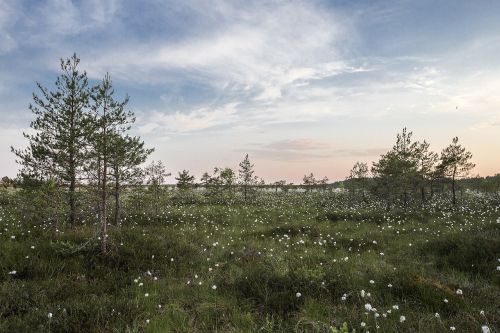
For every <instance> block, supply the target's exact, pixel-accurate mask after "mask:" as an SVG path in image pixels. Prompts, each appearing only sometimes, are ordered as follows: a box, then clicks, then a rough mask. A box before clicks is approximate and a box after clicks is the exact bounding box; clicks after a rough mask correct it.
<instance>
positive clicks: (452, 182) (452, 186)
mask: <svg viewBox="0 0 500 333" xmlns="http://www.w3.org/2000/svg"><path fill="white" fill-rule="evenodd" d="M451 191H452V192H453V199H452V202H453V206H456V204H457V198H456V195H455V175H453V178H452V180H451Z"/></svg>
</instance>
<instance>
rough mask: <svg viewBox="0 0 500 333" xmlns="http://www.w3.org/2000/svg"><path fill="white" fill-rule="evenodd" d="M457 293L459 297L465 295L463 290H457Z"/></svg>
mask: <svg viewBox="0 0 500 333" xmlns="http://www.w3.org/2000/svg"><path fill="white" fill-rule="evenodd" d="M456 293H457V295H463V293H464V292H463V291H462V289H457V291H456Z"/></svg>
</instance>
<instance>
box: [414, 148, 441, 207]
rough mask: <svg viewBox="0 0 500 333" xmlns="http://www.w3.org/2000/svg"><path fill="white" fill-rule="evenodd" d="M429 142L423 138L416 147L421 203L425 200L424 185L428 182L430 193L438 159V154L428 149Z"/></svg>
mask: <svg viewBox="0 0 500 333" xmlns="http://www.w3.org/2000/svg"><path fill="white" fill-rule="evenodd" d="M429 146H430V145H429V143H427V142H426V141H425V140H424V142H422V143H420V144H419V145H418V147H417V151H416V154H417V163H418V164H417V172H418V175H419V176H420V180H419V183H420V194H421V201H422V204H423V203H424V202H425V186H426V184H429V187H430V189H431V193H432V187H433V182H434V179H435V178H434V176H435V175H436V163H437V160H438V154H437V153H435V152H433V151H429Z"/></svg>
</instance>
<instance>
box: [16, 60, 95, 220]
mask: <svg viewBox="0 0 500 333" xmlns="http://www.w3.org/2000/svg"><path fill="white" fill-rule="evenodd" d="M79 63H80V59H79V58H78V57H77V56H76V54H73V56H71V57H70V58H69V59H67V60H63V59H61V71H62V74H61V75H60V76H59V77H58V78H57V80H56V82H55V89H54V91H50V90H49V89H48V88H46V87H44V86H42V85H41V84H40V83H37V86H38V88H39V90H40V93H41V94H40V95H37V94H35V93H33V104H30V106H29V109H30V110H31V111H32V113H33V114H34V115H35V120H34V121H33V122H32V123H31V128H32V129H33V130H34V131H35V133H34V134H26V133H23V134H24V136H25V138H27V139H28V141H29V145H28V147H27V148H26V149H25V150H18V149H14V148H13V147H11V150H12V152H13V153H14V154H16V156H17V157H18V160H17V162H18V163H20V164H21V165H22V166H23V168H22V171H21V173H22V174H24V175H28V176H30V177H36V178H38V179H41V180H44V179H55V180H56V181H57V182H58V183H59V184H62V185H63V186H65V187H67V189H68V205H69V212H70V213H69V221H70V223H71V224H74V223H75V221H76V197H75V191H76V187H77V182H78V177H79V174H80V172H81V171H82V169H83V166H84V164H85V161H86V159H87V150H86V149H85V147H86V146H88V136H89V131H90V130H91V129H90V128H91V126H90V124H91V117H90V115H89V100H90V90H89V86H88V80H87V74H86V72H85V71H84V72H80V71H79V70H78V64H79Z"/></svg>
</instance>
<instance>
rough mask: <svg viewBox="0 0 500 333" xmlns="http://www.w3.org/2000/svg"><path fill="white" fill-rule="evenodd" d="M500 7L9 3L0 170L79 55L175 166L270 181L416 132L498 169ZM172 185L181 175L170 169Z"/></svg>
mask: <svg viewBox="0 0 500 333" xmlns="http://www.w3.org/2000/svg"><path fill="white" fill-rule="evenodd" d="M499 17H500V2H499V1H486V0H484V1H479V0H478V1H469V0H464V1H460V0H449V1H440V0H437V1H436V0H419V1H403V0H398V1H396V0H395V1H372V0H370V1H368V0H366V1H349V0H339V1H333V0H331V1H321V0H318V1H315V0H311V1H279V0H271V1H254V0H242V1H239V0H234V1H222V0H218V1H217V0H213V1H210V0H203V1H202V0H183V1H170V0H142V1H139V0H136V1H132V0H87V1H76V0H75V1H71V0H38V1H27V0H0V175H2V176H3V175H8V176H15V175H16V173H17V169H18V166H17V165H16V163H15V157H14V155H13V154H12V153H11V152H10V146H14V147H16V148H22V147H25V146H26V144H27V142H26V141H25V139H24V138H23V135H22V132H23V131H28V130H29V125H30V122H31V121H32V120H33V115H32V114H31V112H30V111H29V109H28V105H29V104H30V102H32V93H33V92H36V91H37V87H36V82H39V83H41V84H42V85H44V86H46V87H48V88H49V89H51V88H53V87H54V82H55V80H56V78H57V76H58V75H59V73H60V68H59V59H60V58H68V57H70V56H71V55H72V54H73V53H74V52H76V54H77V55H78V56H79V57H80V58H81V63H80V65H81V68H82V69H84V70H86V71H87V74H88V76H89V78H90V79H91V81H92V82H98V81H99V80H100V79H102V77H103V76H104V75H105V74H106V72H109V73H110V75H111V77H112V79H113V83H114V86H115V90H116V92H117V94H118V96H120V97H123V96H125V94H128V95H130V103H129V104H128V108H129V109H130V110H132V111H133V112H134V113H135V114H136V116H137V121H136V123H135V125H134V127H133V129H132V133H133V134H134V135H139V136H141V138H142V139H143V140H144V141H145V142H146V145H147V146H148V147H154V148H155V152H154V153H153V154H152V156H151V159H154V160H162V161H163V162H164V163H165V164H166V166H167V169H168V170H169V171H171V172H172V173H173V174H176V173H177V172H178V171H180V170H183V169H187V170H189V171H190V172H191V173H193V174H194V175H195V176H197V178H198V179H199V177H200V176H201V174H202V173H203V172H204V171H211V170H212V169H213V168H214V167H215V166H220V167H226V166H228V167H232V168H235V169H236V168H237V167H238V163H239V162H240V161H241V160H242V159H243V158H244V156H245V154H247V153H248V154H249V157H250V160H251V161H252V162H253V163H254V164H255V171H256V175H258V176H260V177H262V178H263V179H265V180H266V181H268V182H270V181H275V180H280V179H285V180H288V181H292V182H296V183H299V182H300V181H301V179H302V177H303V175H304V174H309V173H310V172H313V173H314V175H315V176H316V177H317V178H323V177H324V176H327V177H328V178H329V179H330V180H341V179H344V178H345V177H346V176H347V175H348V173H349V170H350V169H351V167H352V166H353V164H354V163H355V162H356V161H362V162H367V163H369V164H371V163H372V161H376V160H377V159H378V158H379V157H380V154H382V153H384V152H386V151H387V150H389V149H390V148H391V147H392V145H393V144H394V143H395V137H396V134H397V133H398V132H400V131H401V129H402V128H403V127H407V128H408V129H409V130H411V131H412V132H413V135H414V138H415V139H417V140H423V139H426V140H427V141H428V142H430V144H431V149H433V150H435V151H437V152H440V151H441V150H442V149H443V148H444V147H445V146H447V145H448V144H450V143H451V140H452V138H453V137H455V136H458V137H459V142H460V143H461V144H462V145H463V146H465V147H466V148H467V149H468V150H470V151H471V152H472V153H473V162H474V163H476V168H475V169H474V171H473V173H474V174H479V175H482V176H486V175H493V174H495V173H498V172H500V154H499V152H500V56H499V55H500V19H499ZM171 181H173V179H171Z"/></svg>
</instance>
